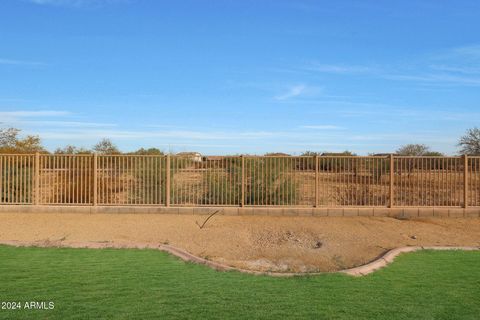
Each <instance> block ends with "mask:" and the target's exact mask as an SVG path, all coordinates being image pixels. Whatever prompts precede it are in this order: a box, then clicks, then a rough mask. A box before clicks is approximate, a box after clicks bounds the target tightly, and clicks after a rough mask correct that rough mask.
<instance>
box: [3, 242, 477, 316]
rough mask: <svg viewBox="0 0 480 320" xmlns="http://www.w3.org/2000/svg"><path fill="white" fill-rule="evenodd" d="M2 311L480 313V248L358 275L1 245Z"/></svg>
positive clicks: (147, 253) (414, 257) (417, 256)
mask: <svg viewBox="0 0 480 320" xmlns="http://www.w3.org/2000/svg"><path fill="white" fill-rule="evenodd" d="M0 301H4V302H5V301H18V302H21V303H22V304H23V303H24V302H26V301H46V302H49V301H52V302H54V304H55V308H54V309H53V310H35V311H33V310H25V309H23V310H0V318H2V319H25V318H32V319H88V318H90V319H132V318H137V319H166V318H175V319H178V318H180V319H181V318H183V319H185V318H199V319H202V318H209V319H212V318H213V319H226V318H244V319H253V318H263V319H267V318H268V319H283V318H293V319H298V318H311V319H478V318H479V317H480V252H460V251H448V252H418V253H411V254H407V255H402V256H400V257H399V258H398V259H397V260H396V261H395V263H394V264H392V265H391V266H389V267H388V268H386V269H383V270H381V271H379V272H376V273H374V274H372V275H369V276H367V277H362V278H352V277H349V276H345V275H339V274H330V275H324V276H312V277H295V278H271V277H267V276H252V275H245V274H240V273H236V272H216V271H213V270H211V269H209V268H207V267H204V266H200V265H194V264H189V263H184V262H182V261H180V260H178V259H176V258H174V257H171V256H169V255H167V254H165V253H162V252H159V251H156V250H131V249H128V250H125V249H106V250H94V249H57V248H49V249H42V248H14V247H8V246H0Z"/></svg>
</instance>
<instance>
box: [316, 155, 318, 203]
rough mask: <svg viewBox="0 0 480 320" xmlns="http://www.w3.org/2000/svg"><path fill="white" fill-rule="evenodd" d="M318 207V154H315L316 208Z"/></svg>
mask: <svg viewBox="0 0 480 320" xmlns="http://www.w3.org/2000/svg"><path fill="white" fill-rule="evenodd" d="M316 207H318V155H315V208H316Z"/></svg>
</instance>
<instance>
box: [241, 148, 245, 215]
mask: <svg viewBox="0 0 480 320" xmlns="http://www.w3.org/2000/svg"><path fill="white" fill-rule="evenodd" d="M240 158H241V159H242V195H241V197H242V198H241V199H240V206H241V207H243V206H245V157H244V156H243V154H242V155H241V156H240Z"/></svg>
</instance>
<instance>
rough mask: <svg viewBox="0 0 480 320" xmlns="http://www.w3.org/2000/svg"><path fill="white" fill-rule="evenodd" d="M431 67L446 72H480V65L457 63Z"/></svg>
mask: <svg viewBox="0 0 480 320" xmlns="http://www.w3.org/2000/svg"><path fill="white" fill-rule="evenodd" d="M430 68H431V69H433V70H437V71H444V72H452V73H463V74H468V75H470V74H480V68H479V67H470V66H456V65H431V66H430Z"/></svg>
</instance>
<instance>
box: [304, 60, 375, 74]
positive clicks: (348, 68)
mask: <svg viewBox="0 0 480 320" xmlns="http://www.w3.org/2000/svg"><path fill="white" fill-rule="evenodd" d="M305 69H307V70H309V71H316V72H323V73H336V74H359V73H370V72H373V71H374V69H372V68H371V67H367V66H354V65H335V64H319V63H312V64H311V65H309V66H307V67H305Z"/></svg>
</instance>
